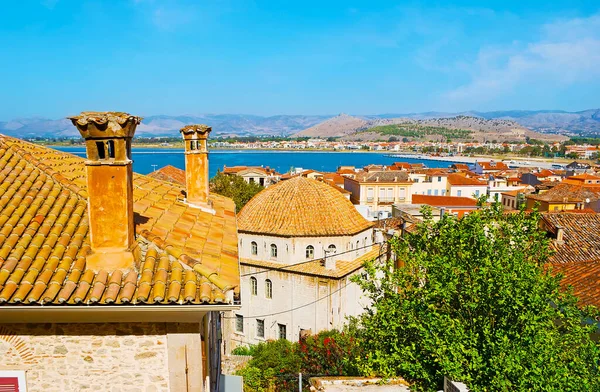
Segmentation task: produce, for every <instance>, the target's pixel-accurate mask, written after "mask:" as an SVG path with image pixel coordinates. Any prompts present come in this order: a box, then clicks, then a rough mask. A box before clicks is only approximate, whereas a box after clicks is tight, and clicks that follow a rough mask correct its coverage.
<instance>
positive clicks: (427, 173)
mask: <svg viewBox="0 0 600 392" xmlns="http://www.w3.org/2000/svg"><path fill="white" fill-rule="evenodd" d="M408 177H409V178H410V179H411V180H412V182H413V183H412V185H411V193H412V194H413V195H432V196H446V192H448V173H447V172H446V171H443V170H440V169H428V170H415V171H412V172H410V173H409V174H408Z"/></svg>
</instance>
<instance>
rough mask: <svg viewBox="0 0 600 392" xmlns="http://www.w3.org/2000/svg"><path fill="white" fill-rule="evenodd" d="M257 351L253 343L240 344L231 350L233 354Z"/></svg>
mask: <svg viewBox="0 0 600 392" xmlns="http://www.w3.org/2000/svg"><path fill="white" fill-rule="evenodd" d="M255 351H256V346H255V345H253V344H251V345H249V346H238V347H236V348H234V349H233V350H231V354H233V355H250V356H252V355H254V352H255Z"/></svg>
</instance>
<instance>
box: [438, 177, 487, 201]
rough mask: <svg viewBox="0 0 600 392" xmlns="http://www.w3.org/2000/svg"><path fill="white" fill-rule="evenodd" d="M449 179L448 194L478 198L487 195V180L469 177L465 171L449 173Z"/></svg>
mask: <svg viewBox="0 0 600 392" xmlns="http://www.w3.org/2000/svg"><path fill="white" fill-rule="evenodd" d="M447 181H448V192H447V193H446V195H447V196H459V197H461V196H462V197H472V198H477V197H480V196H482V195H487V188H488V183H487V181H482V180H479V179H478V178H474V177H467V176H466V175H464V174H463V173H460V174H459V173H451V174H449V175H448V180H447Z"/></svg>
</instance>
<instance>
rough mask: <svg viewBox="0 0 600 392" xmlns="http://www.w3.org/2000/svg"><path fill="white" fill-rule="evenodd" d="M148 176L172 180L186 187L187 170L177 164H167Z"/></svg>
mask: <svg viewBox="0 0 600 392" xmlns="http://www.w3.org/2000/svg"><path fill="white" fill-rule="evenodd" d="M148 177H151V178H156V179H157V180H161V181H167V182H171V183H173V184H178V185H181V186H183V187H185V170H182V169H178V168H176V167H175V166H171V165H167V166H165V167H161V168H160V169H158V170H156V171H153V172H152V173H150V174H148Z"/></svg>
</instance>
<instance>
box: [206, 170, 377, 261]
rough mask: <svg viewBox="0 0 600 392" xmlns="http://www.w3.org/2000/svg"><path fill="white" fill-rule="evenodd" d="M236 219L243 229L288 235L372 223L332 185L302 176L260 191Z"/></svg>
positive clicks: (341, 231) (357, 228) (339, 231)
mask: <svg viewBox="0 0 600 392" xmlns="http://www.w3.org/2000/svg"><path fill="white" fill-rule="evenodd" d="M237 222H238V229H239V231H240V232H246V233H268V234H269V235H275V236H286V237H290V236H295V237H299V236H304V237H317V236H332V235H333V236H338V235H353V234H356V233H359V232H361V231H363V230H367V229H368V228H370V227H371V226H372V224H371V223H370V222H368V221H367V220H366V219H365V218H363V217H362V215H360V213H359V212H358V211H357V210H356V208H355V207H354V205H352V203H351V202H350V201H349V200H348V199H346V198H345V197H344V196H343V195H342V194H341V193H340V192H339V191H337V190H336V189H334V188H333V187H332V186H330V185H328V184H326V183H323V182H321V181H316V180H312V179H309V178H305V177H301V176H299V177H294V178H292V179H289V180H286V181H282V182H279V183H277V184H275V185H272V186H270V187H268V188H266V189H264V190H262V191H261V192H259V193H258V194H257V195H256V196H254V197H253V198H252V199H251V200H250V201H249V202H248V203H247V204H246V205H245V206H244V208H242V210H241V211H240V213H239V214H238V219H237ZM209 238H211V236H210V235H209ZM232 247H233V244H232ZM231 250H232V249H231Z"/></svg>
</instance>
